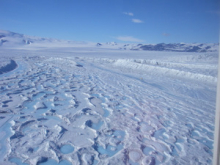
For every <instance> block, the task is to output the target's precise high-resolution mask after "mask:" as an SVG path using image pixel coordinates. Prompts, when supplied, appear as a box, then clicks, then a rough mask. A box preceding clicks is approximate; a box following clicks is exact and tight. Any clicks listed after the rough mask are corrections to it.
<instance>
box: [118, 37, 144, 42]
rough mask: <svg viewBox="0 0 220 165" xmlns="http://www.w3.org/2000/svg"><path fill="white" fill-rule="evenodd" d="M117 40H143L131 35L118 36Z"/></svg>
mask: <svg viewBox="0 0 220 165" xmlns="http://www.w3.org/2000/svg"><path fill="white" fill-rule="evenodd" d="M116 39H117V40H120V41H126V42H144V40H141V39H138V38H134V37H132V36H118V37H116Z"/></svg>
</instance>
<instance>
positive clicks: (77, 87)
mask: <svg viewBox="0 0 220 165" xmlns="http://www.w3.org/2000/svg"><path fill="white" fill-rule="evenodd" d="M71 55H72V54H71V53H70V54H69V56H68V57H67V56H65V57H60V56H59V57H58V56H57V57H48V56H25V57H13V60H15V61H16V62H17V64H19V65H18V67H17V68H16V69H15V70H13V71H11V72H8V73H5V74H3V75H0V76H1V77H0V78H1V81H0V85H1V93H0V97H1V103H0V106H1V111H0V131H1V132H2V133H1V136H0V155H1V157H0V162H2V163H8V164H10V163H15V164H25V163H26V164H30V165H35V164H39V165H50V164H55V163H56V164H59V165H64V164H65V165H66V164H67V165H68V164H91V165H95V164H100V165H101V164H135V165H136V164H139V165H141V164H211V162H212V150H213V131H214V115H215V114H214V110H215V108H214V107H215V88H216V87H215V83H216V80H217V79H216V73H217V71H216V70H217V64H216V63H214V62H213V61H215V60H214V59H215V57H214V55H212V58H210V56H206V55H202V57H203V59H202V60H198V61H196V60H193V58H194V57H193V58H191V56H190V57H189V56H186V57H185V56H182V57H183V58H182V59H187V60H185V61H184V60H183V61H182V62H181V61H177V60H178V59H177V58H176V57H175V56H173V57H170V56H169V58H167V59H165V60H164V59H161V58H160V56H159V55H158V56H155V58H154V59H152V57H150V58H151V59H149V60H148V59H141V58H139V59H135V57H134V56H133V58H121V57H120V58H116V57H114V58H111V57H109V58H100V57H96V58H95V57H93V58H91V57H89V55H85V56H84V57H79V56H78V55H77V56H71ZM113 56H114V55H113ZM196 56H197V55H196ZM130 57H131V56H130ZM197 57H198V56H197ZM206 57H207V58H206ZM163 58H164V57H163ZM204 58H206V59H204ZM197 59H198V58H197ZM190 60H191V63H189V62H188V61H190ZM26 164H25V165H26Z"/></svg>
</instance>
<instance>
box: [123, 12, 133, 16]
mask: <svg viewBox="0 0 220 165" xmlns="http://www.w3.org/2000/svg"><path fill="white" fill-rule="evenodd" d="M123 14H125V15H129V16H134V13H131V12H123Z"/></svg>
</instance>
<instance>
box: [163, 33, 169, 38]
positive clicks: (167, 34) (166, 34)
mask: <svg viewBox="0 0 220 165" xmlns="http://www.w3.org/2000/svg"><path fill="white" fill-rule="evenodd" d="M162 35H163V36H165V37H168V36H170V34H169V33H163V34H162Z"/></svg>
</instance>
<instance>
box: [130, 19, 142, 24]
mask: <svg viewBox="0 0 220 165" xmlns="http://www.w3.org/2000/svg"><path fill="white" fill-rule="evenodd" d="M132 22H134V23H143V21H142V20H140V19H132Z"/></svg>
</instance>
